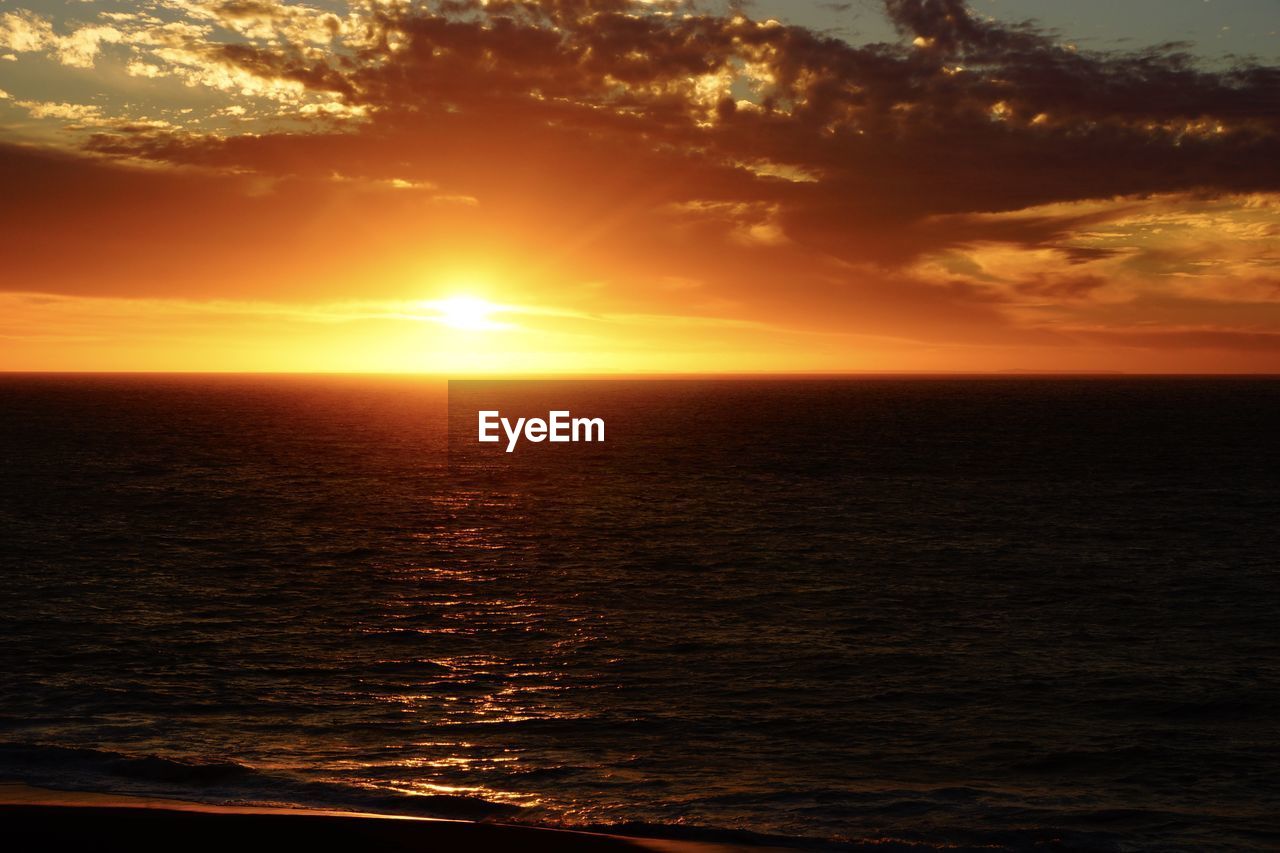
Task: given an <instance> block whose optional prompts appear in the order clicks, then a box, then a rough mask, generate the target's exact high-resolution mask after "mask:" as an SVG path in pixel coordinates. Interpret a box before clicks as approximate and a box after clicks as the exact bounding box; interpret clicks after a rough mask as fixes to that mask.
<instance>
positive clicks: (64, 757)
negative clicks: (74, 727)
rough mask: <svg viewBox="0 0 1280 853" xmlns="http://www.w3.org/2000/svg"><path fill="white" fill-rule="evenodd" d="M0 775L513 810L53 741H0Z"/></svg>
mask: <svg viewBox="0 0 1280 853" xmlns="http://www.w3.org/2000/svg"><path fill="white" fill-rule="evenodd" d="M0 776H3V777H7V778H9V779H18V780H21V781H22V782H25V783H27V784H31V785H36V786H41V787H47V788H54V789H63V790H77V791H98V792H108V793H117V794H134V795H139V796H151V797H168V798H173V799H189V800H195V801H198V802H206V803H213V804H236V805H244V804H271V805H288V806H303V807H311V808H327V809H341V810H351V811H368V812H380V813H386V814H395V815H410V816H414V817H439V818H455V819H461V820H490V819H496V818H511V817H515V816H516V815H518V814H519V812H520V811H521V809H520V807H518V806H513V805H509V804H506V803H495V802H491V801H489V800H485V799H482V798H480V797H468V796H460V795H443V794H431V795H417V794H397V793H394V792H389V791H386V790H380V789H370V788H363V787H359V786H355V785H347V784H342V783H339V782H318V781H309V780H303V779H299V778H296V777H294V776H291V775H289V774H286V773H269V772H264V771H261V770H255V769H254V768H252V767H249V766H246V765H244V764H239V763H237V762H234V761H196V760H191V759H186V758H175V757H169V756H163V755H155V754H146V755H128V754H125V753H120V752H112V751H110V750H101V749H88V748H84V747H66V746H58V745H55V744H30V743H0Z"/></svg>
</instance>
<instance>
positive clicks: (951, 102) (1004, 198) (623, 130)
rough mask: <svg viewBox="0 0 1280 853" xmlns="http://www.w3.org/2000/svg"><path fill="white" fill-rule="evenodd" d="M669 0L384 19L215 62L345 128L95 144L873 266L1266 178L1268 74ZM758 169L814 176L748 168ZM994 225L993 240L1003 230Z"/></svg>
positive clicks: (119, 138) (918, 10)
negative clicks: (341, 111)
mask: <svg viewBox="0 0 1280 853" xmlns="http://www.w3.org/2000/svg"><path fill="white" fill-rule="evenodd" d="M251 5H256V4H251ZM672 5H673V7H674V8H673V14H670V15H661V14H644V13H638V7H637V6H636V5H635V4H633V3H629V2H626V0H554V2H552V0H546V2H520V1H519V0H494V2H489V3H487V4H481V3H478V2H466V0H450V2H445V3H441V4H438V5H437V7H436V10H435V11H434V12H426V11H423V10H421V9H417V8H411V7H400V6H388V7H378V8H375V9H374V11H373V12H372V18H371V20H370V26H371V28H372V29H371V33H372V34H373V35H372V38H371V39H370V41H369V44H368V46H367V47H366V48H364V49H363V50H362V51H360V52H358V53H357V54H355V55H352V56H347V57H338V56H332V57H329V58H327V59H325V58H316V57H314V56H309V57H304V56H302V55H300V54H297V53H296V52H294V53H290V52H289V51H288V50H287V49H278V50H276V49H272V48H267V47H262V46H256V47H253V46H246V45H226V46H223V47H222V48H221V58H222V59H224V60H226V61H228V62H231V63H233V64H235V65H237V66H239V67H241V68H243V69H244V70H246V71H249V72H250V73H253V74H256V75H260V76H267V77H277V78H281V79H288V80H292V81H297V82H299V83H302V84H303V85H305V86H307V87H308V88H310V89H313V90H317V91H324V92H331V93H338V94H339V95H341V97H342V98H343V99H344V100H345V101H346V102H347V103H348V104H349V105H351V106H356V107H362V108H366V109H368V110H369V111H371V115H372V116H373V118H372V120H371V122H370V123H369V124H368V125H367V126H364V127H363V128H361V129H359V130H357V131H355V132H353V133H351V134H349V136H350V137H351V138H339V137H337V136H325V137H317V138H306V137H304V136H301V135H288V136H282V135H274V136H273V135H266V136H262V137H253V138H244V139H229V140H225V141H224V140H209V139H192V138H189V137H185V136H183V135H181V134H155V133H150V134H120V133H117V134H103V135H99V136H97V137H95V138H94V140H93V141H92V143H91V147H92V148H93V149H94V150H95V151H98V152H105V153H113V154H130V155H136V156H144V157H148V158H154V159H160V160H169V161H173V162H179V163H207V164H221V165H225V166H236V167H245V168H252V169H261V170H265V171H271V172H281V171H283V172H290V171H299V170H306V169H315V170H319V171H340V172H342V173H344V174H367V175H368V176H370V177H389V176H391V172H395V173H396V176H401V177H404V176H406V174H405V173H406V170H409V171H412V172H413V173H414V175H413V176H414V177H420V178H423V179H427V180H432V181H436V182H438V183H442V184H455V185H457V188H458V189H459V191H466V192H473V191H474V192H477V193H478V194H482V193H488V194H489V195H490V196H492V197H494V198H500V197H501V196H502V194H503V193H504V192H512V193H517V192H524V191H527V190H530V189H550V187H544V186H543V183H544V182H543V181H541V180H538V179H535V178H532V177H531V176H532V175H533V173H540V174H543V175H547V176H555V177H554V180H547V181H545V183H546V184H555V183H559V184H561V185H562V186H564V185H572V186H573V187H574V189H571V190H569V191H568V193H567V194H568V195H569V196H575V195H576V196H583V197H584V204H586V206H588V207H591V206H592V205H591V204H590V203H587V201H586V199H585V196H588V195H590V192H589V188H591V187H596V188H599V190H600V198H599V199H597V201H596V206H599V205H607V204H612V203H615V202H616V200H617V196H618V193H619V191H631V190H632V189H634V187H635V186H636V185H639V186H647V187H660V186H661V187H664V189H663V190H662V191H656V190H655V191H653V192H650V193H648V195H647V197H648V198H649V200H650V201H652V202H653V203H654V204H665V203H670V202H681V201H689V200H693V199H699V198H712V199H733V200H738V201H743V202H778V203H780V204H781V205H782V212H781V218H782V223H783V227H784V229H785V230H786V232H787V233H788V235H790V236H791V237H792V238H793V239H795V240H799V241H802V242H804V243H806V244H807V245H809V246H810V247H811V248H813V249H816V250H820V251H822V252H824V253H829V254H832V255H834V256H837V257H841V258H845V259H848V260H867V259H871V260H877V261H879V262H882V263H889V264H895V263H904V262H906V261H909V260H910V259H911V258H913V257H915V256H917V255H918V254H919V253H920V252H922V251H927V250H930V249H936V248H938V245H939V241H942V242H943V243H945V242H946V241H947V240H948V235H946V234H944V233H943V232H941V231H940V229H936V228H929V227H925V226H922V225H921V224H920V223H922V222H923V221H924V220H925V219H926V218H928V217H931V216H937V215H952V216H954V215H958V214H965V213H976V212H995V211H1008V210H1016V209H1020V208H1025V207H1028V206H1032V205H1037V204H1044V203H1047V202H1054V201H1069V200H1078V199H1093V198H1108V197H1113V196H1119V195H1134V194H1143V193H1160V192H1173V191H1188V190H1197V191H1208V192H1240V191H1252V190H1275V189H1278V188H1280V169H1277V168H1276V165H1275V164H1276V162H1280V101H1278V99H1280V70H1278V69H1275V68H1265V67H1258V66H1245V67H1239V68H1235V69H1231V70H1227V71H1218V72H1214V71H1208V70H1203V69H1200V68H1197V67H1196V66H1195V65H1194V64H1193V63H1192V62H1191V61H1190V60H1189V59H1188V58H1187V57H1186V56H1183V55H1181V54H1178V53H1177V52H1175V51H1172V50H1161V49H1153V50H1150V51H1146V52H1142V53H1136V54H1132V53H1128V54H1106V53H1096V52H1085V51H1076V50H1073V49H1070V48H1068V47H1066V46H1063V45H1061V44H1059V43H1057V42H1056V41H1055V40H1053V39H1052V38H1051V37H1050V36H1049V35H1047V34H1045V33H1043V32H1040V31H1038V30H1036V29H1034V28H1032V27H1030V26H1027V25H1023V26H1008V25H1004V24H1000V23H995V22H992V21H986V20H982V19H979V18H978V17H977V16H976V15H974V14H973V12H972V11H971V10H970V9H969V8H968V7H967V5H966V4H964V3H963V2H960V0H888V2H887V3H886V7H887V12H888V14H889V15H890V17H891V18H892V20H893V21H894V23H895V24H896V25H897V26H898V27H899V28H900V29H901V30H902V31H903V32H904V33H905V34H906V35H907V36H909V37H919V40H920V42H919V43H920V44H921V46H915V45H907V44H903V45H883V44H879V45H868V46H853V45H850V44H848V43H846V42H843V41H840V40H837V39H833V38H828V37H825V36H822V35H818V34H815V33H813V32H810V31H808V30H805V29H802V28H798V27H790V26H781V25H776V24H775V25H768V24H761V23H758V22H754V21H751V20H749V19H747V18H745V17H742V16H734V17H715V16H709V15H703V14H695V13H685V12H684V11H681V8H680V7H678V6H677V5H676V4H672ZM735 78H736V81H737V82H733V83H730V82H729V81H730V80H731V79H735ZM753 84H754V86H755V91H754V92H751V91H749V90H750V89H751V87H752V85H753ZM477 155H479V156H477ZM766 162H767V163H771V164H775V165H782V166H786V167H790V168H791V169H793V170H795V171H797V172H802V173H805V174H808V175H811V176H814V177H817V178H819V179H820V180H819V181H817V182H814V183H799V184H790V185H787V184H784V183H783V182H781V181H779V180H778V179H777V178H776V177H768V176H767V175H765V176H761V175H758V174H752V173H751V172H750V171H747V169H748V168H749V167H751V166H753V165H758V164H760V163H766ZM668 178H677V179H676V180H670V179H668ZM983 227H985V226H981V225H976V224H974V225H971V226H969V227H967V228H965V229H960V231H963V235H961V234H960V231H957V232H952V234H951V237H954V238H956V239H961V237H962V238H963V239H975V238H977V237H979V236H981V235H980V234H978V233H975V232H981V231H982V230H983ZM990 227H992V228H994V229H995V232H996V233H993V234H992V237H993V238H1008V237H1009V236H1010V235H1009V233H1008V232H1009V226H1008V225H1007V224H1005V225H1001V226H998V227H997V226H990ZM1021 227H1022V228H1024V229H1027V230H1031V231H1034V230H1036V228H1037V226H1036V225H1035V224H1034V223H1026V224H1024V225H1022V226H1021Z"/></svg>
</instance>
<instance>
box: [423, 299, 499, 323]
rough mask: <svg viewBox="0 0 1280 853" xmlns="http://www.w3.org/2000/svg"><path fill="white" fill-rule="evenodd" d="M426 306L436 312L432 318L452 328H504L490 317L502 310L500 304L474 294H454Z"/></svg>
mask: <svg viewBox="0 0 1280 853" xmlns="http://www.w3.org/2000/svg"><path fill="white" fill-rule="evenodd" d="M427 307H428V308H431V309H432V310H433V311H435V312H436V315H435V316H434V317H432V319H433V320H435V321H436V322H437V323H440V324H442V325H445V326H449V327H450V328H453V329H466V330H471V331H476V330H483V329H503V328H506V325H505V324H503V323H498V322H495V321H494V320H493V319H491V318H492V316H493V315H494V314H495V313H497V312H499V311H501V310H502V306H500V305H494V304H493V303H492V302H486V301H485V300H483V299H476V298H475V297H474V296H454V297H452V298H449V299H442V300H440V301H438V302H429V303H427Z"/></svg>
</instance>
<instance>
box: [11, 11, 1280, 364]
mask: <svg viewBox="0 0 1280 853" xmlns="http://www.w3.org/2000/svg"><path fill="white" fill-rule="evenodd" d="M117 6H118V4H115V5H113V4H110V3H97V4H95V3H93V2H90V3H81V4H79V5H78V6H77V9H78V11H77V14H78V15H79V17H78V18H75V19H70V18H67V19H63V18H59V17H57V16H53V15H50V14H45V13H43V12H41V11H40V10H38V9H36V8H34V6H33V7H32V8H30V9H25V8H22V6H21V4H18V8H17V10H16V11H3V12H0V66H3V68H2V70H3V72H4V76H0V86H3V88H0V186H3V187H4V191H3V199H2V200H0V258H2V259H3V260H2V261H0V263H2V264H3V266H2V267H0V268H2V269H3V278H2V279H0V341H3V344H0V369H7V370H158V371H173V370H236V371H240V370H254V371H294V370H297V371H312V370H314V371H393V372H401V371H428V372H438V373H464V372H472V371H481V372H495V373H508V372H523V371H534V372H573V373H591V372H628V373H635V372H648V371H654V372H669V371H695V372H757V371H804V372H817V371H863V370H869V371H894V370H912V371H915V370H925V371H939V370H943V371H951V370H954V371H962V372H967V371H987V370H1008V369H1024V370H1122V371H1141V372H1149V371H1150V372H1161V371H1174V372H1238V371H1243V372H1274V371H1277V370H1280V166H1277V165H1276V164H1277V163H1280V145H1278V139H1280V106H1278V105H1277V101H1276V95H1275V93H1276V92H1277V91H1280V69H1277V68H1276V67H1273V66H1267V65H1259V64H1248V63H1244V64H1238V65H1235V66H1231V67H1226V66H1223V65H1222V64H1221V63H1219V64H1217V65H1214V66H1212V67H1210V66H1209V65H1208V64H1203V63H1202V64H1197V62H1196V61H1195V60H1192V59H1190V58H1189V57H1186V56H1181V55H1179V54H1177V53H1176V52H1170V50H1159V49H1144V50H1140V51H1137V52H1128V53H1122V52H1115V51H1110V52H1108V51H1101V50H1084V49H1081V48H1079V47H1077V46H1075V45H1073V44H1070V43H1068V42H1066V41H1063V40H1061V39H1060V38H1058V37H1057V36H1053V35H1049V34H1046V33H1044V32H1042V31H1040V30H1038V29H1035V28H1034V27H1029V26H1017V25H1014V24H1010V23H1003V22H999V21H995V20H992V19H988V18H985V17H982V16H979V15H977V14H975V13H972V12H970V11H969V10H968V9H967V7H966V6H965V4H963V3H961V2H959V0H888V2H886V3H885V4H884V9H883V12H882V14H883V17H884V24H885V26H886V28H887V30H888V31H889V32H891V33H893V34H894V35H893V40H892V41H887V42H885V41H882V42H877V43H861V42H859V41H857V40H856V39H851V38H849V37H843V38H835V37H832V36H828V35H824V34H822V33H818V32H815V31H813V30H810V29H806V28H804V27H802V26H799V25H794V24H791V23H788V22H786V21H781V22H780V21H774V20H769V19H765V18H763V17H762V16H755V17H751V16H749V14H748V15H745V16H744V15H740V14H734V13H732V12H718V11H715V10H710V9H702V10H700V9H699V8H698V7H697V6H689V5H687V4H675V3H666V2H662V1H661V0H658V2H628V0H573V1H572V2H570V0H560V2H542V3H538V2H498V0H494V1H493V2H489V3H487V4H479V3H468V2H462V3H457V4H453V7H452V8H453V11H452V12H449V13H448V14H446V13H445V12H444V11H441V8H442V7H441V4H434V3H433V4H408V5H404V6H396V5H395V4H380V3H373V4H370V3H366V2H361V3H352V4H337V5H335V4H332V3H330V4H320V5H305V4H299V3H280V2H267V1H266V0H263V2H255V3H248V4H246V3H227V2H212V0H211V1H210V2H201V0H182V2H178V0H152V2H145V3H139V4H133V5H132V6H128V5H126V6H123V7H119V8H117ZM330 6H332V7H333V8H328V7H330ZM339 6H341V7H342V9H338V7H339ZM80 7H83V8H80ZM120 9H128V10H129V11H120ZM335 9H337V10H338V11H334V10H335ZM113 10H114V11H113ZM95 14H96V15H97V16H98V17H96V18H95V17H94V15H95ZM3 60H7V61H3ZM59 75H61V76H59ZM24 87H25V89H29V90H30V91H25V90H24Z"/></svg>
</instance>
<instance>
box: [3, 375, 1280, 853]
mask: <svg viewBox="0 0 1280 853" xmlns="http://www.w3.org/2000/svg"><path fill="white" fill-rule="evenodd" d="M481 408H491V409H503V410H510V411H513V412H514V411H517V410H521V411H542V412H544V413H545V412H547V411H549V410H551V409H564V410H571V411H572V412H573V414H574V415H575V416H576V415H578V414H579V413H581V414H583V415H590V416H593V417H595V416H598V417H601V418H602V419H603V420H604V421H605V423H606V424H607V433H606V437H605V441H604V442H603V443H596V444H575V443H561V444H555V445H552V444H550V443H543V444H537V445H534V444H522V445H521V446H520V447H518V448H517V449H516V450H515V451H514V452H513V453H510V454H508V453H506V452H505V448H504V447H502V446H501V445H480V444H479V443H478V442H476V441H475V440H474V439H475V437H476V436H475V430H476V417H477V411H478V409H481ZM1278 436H1280V380H1278V379H1275V378H1249V377H1125V376H1087V377H1068V376H1050V377H1042V376H1030V375H1026V376H1024V375H1010V376H995V377H928V376H909V377H902V376H896V377H895V376H870V377H857V378H831V377H788V378H773V379H761V378H748V377H730V378H687V379H661V380H659V379H630V380H575V381H559V382H542V383H538V382H530V383H521V382H507V383H502V382H492V383H484V382H476V383H450V384H446V383H445V382H444V381H441V380H437V379H431V378H418V377H359V376H327V377H326V376H306V377H299V376H294V377H289V376H248V375H245V376H213V375H207V376H181V375H167V376H166V375H146V376H129V375H5V376H2V377H0V536H2V540H0V661H3V665H2V666H0V778H5V779H10V780H19V781H23V782H27V783H30V784H34V785H40V786H45V787H51V788H62V789H74V790H93V791H111V792H119V793H125V794H140V795H149V796H162V797H167V798H179V799H188V800H196V801H203V802H210V803H238V804H291V805H303V806H323V807H326V808H339V809H351V810H358V811H366V812H382V813H389V814H406V815H425V816H441V817H453V818H468V819H485V820H497V821H503V822H511V823H527V824H537V825H550V826H571V827H584V828H591V829H596V830H603V831H609V832H618V833H623V834H634V835H642V836H653V837H662V838H686V839H704V840H710V841H733V842H737V843H760V844H769V845H773V846H781V847H796V848H798V849H816V850H864V849H866V850H872V849H874V850H877V851H892V850H933V849H947V850H968V849H973V850H978V849H981V850H992V849H995V850H1100V851H1137V850H1170V851H1173V850H1187V851H1190V850H1208V849H1220V850H1264V849H1265V850H1274V849H1278V848H1280V491H1278V487H1280V442H1278V440H1277V438H1278Z"/></svg>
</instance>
